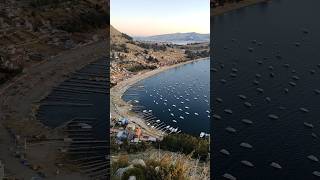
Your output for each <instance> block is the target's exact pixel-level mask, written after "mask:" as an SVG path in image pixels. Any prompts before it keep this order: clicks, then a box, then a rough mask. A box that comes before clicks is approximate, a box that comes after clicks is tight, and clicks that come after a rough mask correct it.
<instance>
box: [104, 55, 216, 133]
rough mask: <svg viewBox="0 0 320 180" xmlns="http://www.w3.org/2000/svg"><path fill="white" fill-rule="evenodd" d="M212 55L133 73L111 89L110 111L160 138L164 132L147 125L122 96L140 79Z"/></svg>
mask: <svg viewBox="0 0 320 180" xmlns="http://www.w3.org/2000/svg"><path fill="white" fill-rule="evenodd" d="M208 58H210V57H206V58H198V59H194V60H189V61H184V62H181V63H177V64H173V65H170V66H163V67H160V68H158V69H155V70H151V71H147V72H144V73H138V74H136V75H133V76H132V77H130V78H128V79H126V80H124V81H121V82H119V83H118V84H117V85H116V86H114V87H112V88H111V89H110V113H111V114H112V115H113V116H115V115H116V116H117V117H123V116H125V117H128V120H129V122H131V123H134V124H138V125H139V126H140V127H141V128H142V129H144V130H145V131H146V132H147V133H148V134H150V135H153V136H156V137H158V138H161V137H162V136H163V134H162V133H161V132H160V131H159V130H156V129H152V128H151V127H149V126H147V125H146V123H145V120H144V119H142V118H140V117H138V116H137V114H136V113H133V112H130V107H131V106H130V104H129V103H127V102H125V101H124V100H123V99H122V97H123V95H124V93H125V92H126V91H127V90H128V89H129V88H130V87H131V86H133V85H134V84H136V83H138V82H139V81H142V80H144V79H146V78H149V77H152V76H154V75H157V74H159V73H161V72H164V71H167V70H170V69H172V68H176V67H179V66H183V65H186V64H190V63H193V62H197V61H201V60H205V59H208Z"/></svg>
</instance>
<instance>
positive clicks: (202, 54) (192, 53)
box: [185, 50, 210, 59]
mask: <svg viewBox="0 0 320 180" xmlns="http://www.w3.org/2000/svg"><path fill="white" fill-rule="evenodd" d="M185 54H186V55H187V58H189V59H197V58H204V57H209V56H210V53H209V51H207V50H203V51H191V50H185Z"/></svg>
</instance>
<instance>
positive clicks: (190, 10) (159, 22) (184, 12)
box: [110, 0, 210, 36]
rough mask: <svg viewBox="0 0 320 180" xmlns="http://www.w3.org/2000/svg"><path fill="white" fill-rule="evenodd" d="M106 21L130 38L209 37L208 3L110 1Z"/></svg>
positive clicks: (200, 0)
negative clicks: (174, 34) (197, 35)
mask: <svg viewBox="0 0 320 180" xmlns="http://www.w3.org/2000/svg"><path fill="white" fill-rule="evenodd" d="M110 21H111V25H113V26H114V27H115V28H116V29H118V30H119V31H121V32H123V33H126V34H129V35H131V36H150V35H159V34H168V33H176V32H181V33H183V32H197V33H210V0H111V1H110Z"/></svg>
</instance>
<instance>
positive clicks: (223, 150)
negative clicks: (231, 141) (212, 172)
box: [220, 149, 230, 156]
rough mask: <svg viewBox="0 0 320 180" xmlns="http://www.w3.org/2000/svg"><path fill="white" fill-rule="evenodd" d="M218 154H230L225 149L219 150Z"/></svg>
mask: <svg viewBox="0 0 320 180" xmlns="http://www.w3.org/2000/svg"><path fill="white" fill-rule="evenodd" d="M220 153H222V154H224V155H227V156H229V155H230V152H229V151H228V150H226V149H221V150H220Z"/></svg>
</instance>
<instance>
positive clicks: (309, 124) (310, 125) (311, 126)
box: [303, 122, 314, 128]
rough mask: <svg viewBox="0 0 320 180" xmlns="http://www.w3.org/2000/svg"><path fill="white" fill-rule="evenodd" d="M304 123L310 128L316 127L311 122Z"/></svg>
mask: <svg viewBox="0 0 320 180" xmlns="http://www.w3.org/2000/svg"><path fill="white" fill-rule="evenodd" d="M303 124H304V125H305V126H306V127H308V128H313V127H314V126H313V124H311V123H307V122H304V123H303Z"/></svg>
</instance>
